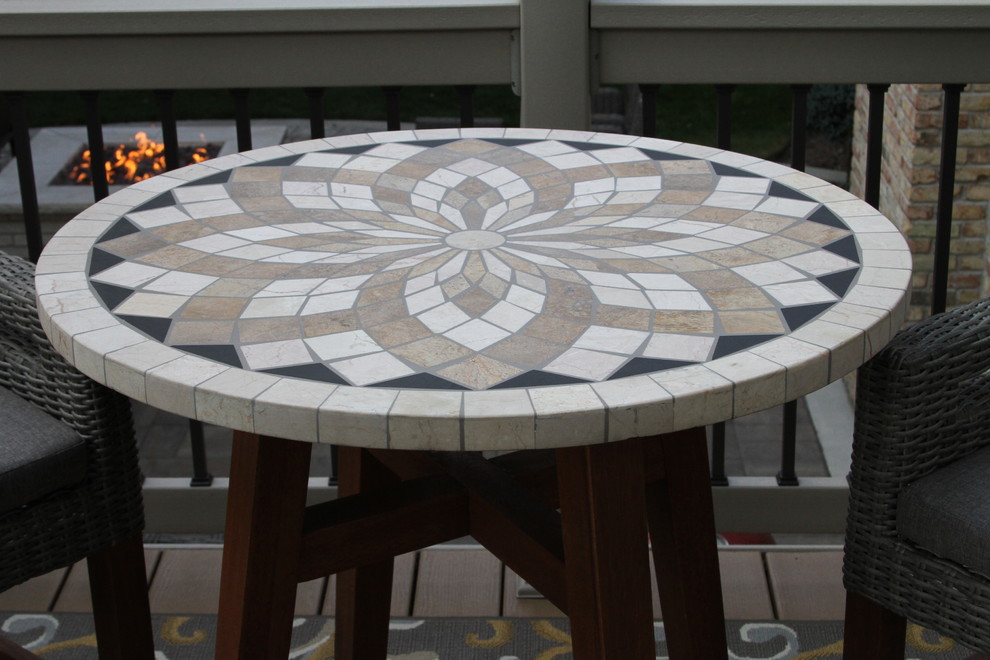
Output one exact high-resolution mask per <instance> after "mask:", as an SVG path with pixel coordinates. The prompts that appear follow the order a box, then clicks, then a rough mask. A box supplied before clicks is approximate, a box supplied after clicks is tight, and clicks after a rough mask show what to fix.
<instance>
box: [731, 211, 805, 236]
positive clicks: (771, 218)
mask: <svg viewBox="0 0 990 660" xmlns="http://www.w3.org/2000/svg"><path fill="white" fill-rule="evenodd" d="M795 222H799V221H797V220H795V219H794V218H787V217H784V216H780V215H770V214H769V213H760V212H759V211H750V212H749V213H746V214H745V215H743V216H741V217H740V218H739V219H738V220H736V221H734V222H733V223H732V224H733V225H734V226H736V227H743V228H745V229H756V230H758V231H765V232H767V233H768V234H776V233H777V232H780V231H783V230H784V229H786V228H787V227H789V226H791V225H793V224H794V223H795Z"/></svg>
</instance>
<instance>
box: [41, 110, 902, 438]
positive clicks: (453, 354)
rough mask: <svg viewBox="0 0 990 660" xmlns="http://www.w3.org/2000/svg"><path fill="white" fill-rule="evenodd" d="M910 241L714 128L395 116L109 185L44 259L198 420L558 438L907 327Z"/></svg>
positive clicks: (100, 331)
mask: <svg viewBox="0 0 990 660" xmlns="http://www.w3.org/2000/svg"><path fill="white" fill-rule="evenodd" d="M910 275H911V256H910V253H909V251H908V248H907V245H906V243H905V241H904V239H903V238H902V237H901V235H900V233H899V232H898V231H897V230H896V229H895V228H894V226H893V225H892V224H891V223H890V222H889V221H888V220H887V219H885V218H884V217H883V216H881V215H880V214H879V213H878V212H877V211H876V210H875V209H873V208H872V207H870V206H869V205H867V204H866V203H864V202H862V201H860V200H859V199H857V198H856V197H854V196H852V195H850V194H849V193H847V192H845V191H843V190H841V189H839V188H836V187H834V186H832V185H829V184H827V183H825V182H823V181H821V180H819V179H816V178H814V177H812V176H809V175H807V174H803V173H800V172H796V171H794V170H792V169H790V168H787V167H784V166H782V165H778V164H774V163H770V162H766V161H762V160H759V159H756V158H753V157H749V156H744V155H741V154H737V153H732V152H726V151H720V150H716V149H711V148H707V147H700V146H696V145H689V144H683V143H676V142H668V141H663V140H656V139H647V138H638V137H633V136H627V135H611V134H592V133H583V132H573V131H551V130H534V129H494V130H493V129H464V130H434V131H403V132H389V133H377V134H370V135H369V134H362V135H352V136H344V137H335V138H330V139H325V140H313V141H309V142H302V143H297V144H287V145H282V146H277V147H269V148H265V149H259V150H256V151H250V152H246V153H243V154H236V155H231V156H225V157H222V158H218V159H215V160H212V161H207V162H205V163H201V164H198V165H193V166H190V167H186V168H183V169H179V170H176V171H173V172H170V173H166V174H162V175H159V176H157V177H155V178H153V179H149V180H147V181H143V182H141V183H138V184H135V185H133V186H131V187H129V188H126V189H124V190H122V191H120V192H117V193H115V194H113V195H111V196H110V197H108V198H106V199H105V200H103V201H101V202H99V203H98V204H95V205H94V206H92V207H91V208H89V209H88V210H86V211H85V212H83V213H81V214H80V215H79V216H77V217H76V218H75V219H74V220H72V221H71V222H69V223H68V224H67V225H66V226H65V227H64V228H63V229H62V230H61V231H60V232H59V233H58V234H57V235H56V236H55V237H54V238H53V239H52V240H51V241H50V242H49V244H48V246H47V247H46V249H45V251H44V254H43V255H42V258H41V259H40V261H39V264H38V275H37V287H38V292H39V301H40V307H41V315H42V322H43V324H44V325H45V328H46V331H47V332H48V333H49V337H50V338H51V339H52V342H53V343H54V345H55V346H56V348H58V350H59V351H60V352H61V353H62V354H63V355H65V356H66V357H67V358H68V359H69V360H70V361H71V362H72V363H73V364H75V365H76V366H77V367H78V368H79V369H80V370H82V371H83V372H84V373H86V374H88V375H89V376H91V377H92V378H94V379H96V380H97V381H100V382H102V383H105V384H107V385H108V386H110V387H112V388H114V389H116V390H118V391H120V392H123V393H124V394H127V395H128V396H131V397H133V398H135V399H138V400H140V401H145V402H147V403H149V404H151V405H153V406H156V407H159V408H162V409H165V410H168V411H171V412H174V413H177V414H180V415H185V416H187V417H190V418H196V419H200V420H202V421H204V422H209V423H214V424H219V425H223V426H226V427H230V428H234V429H240V430H245V431H250V432H256V433H262V434H267V435H275V436H280V437H285V438H290V439H297V440H307V441H319V442H334V443H338V444H344V445H358V446H370V447H390V448H407V449H413V448H417V449H441V450H464V449H466V450H478V449H519V448H537V447H558V446H568V445H581V444H593V443H600V442H606V441H612V440H620V439H624V438H629V437H637V436H647V435H655V434H658V433H664V432H669V431H673V430H677V429H682V428H689V427H694V426H699V425H703V424H708V423H712V422H716V421H721V420H727V419H730V418H732V417H737V416H740V415H744V414H748V413H751V412H756V411H758V410H762V409H765V408H768V407H771V406H775V405H779V404H781V403H783V402H785V401H787V400H790V399H794V398H796V397H798V396H801V395H803V394H806V393H808V392H811V391H813V390H815V389H818V388H820V387H822V386H824V385H826V384H827V383H828V382H830V381H832V380H835V379H837V378H840V377H841V376H843V375H844V374H846V373H848V372H849V371H851V370H853V369H855V368H856V367H857V366H859V365H860V364H861V363H862V362H864V361H865V360H866V359H867V358H869V357H870V356H871V355H872V354H873V353H875V352H876V351H877V350H879V348H880V347H882V346H883V345H884V344H885V343H886V342H887V341H888V340H889V339H890V337H891V336H892V334H893V333H894V332H896V330H897V329H898V328H899V326H900V324H901V322H902V320H903V314H904V308H905V304H906V294H905V290H906V289H907V287H908V284H909V280H910Z"/></svg>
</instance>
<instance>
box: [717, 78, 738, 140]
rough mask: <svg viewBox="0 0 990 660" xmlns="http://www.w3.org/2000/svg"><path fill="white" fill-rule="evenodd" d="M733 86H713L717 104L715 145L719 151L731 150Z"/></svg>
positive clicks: (734, 89)
mask: <svg viewBox="0 0 990 660" xmlns="http://www.w3.org/2000/svg"><path fill="white" fill-rule="evenodd" d="M734 91H736V86H735V85H715V96H716V98H717V99H718V102H717V120H716V127H715V145H716V146H717V147H718V148H719V149H726V150H728V149H731V148H732V93H733V92H734Z"/></svg>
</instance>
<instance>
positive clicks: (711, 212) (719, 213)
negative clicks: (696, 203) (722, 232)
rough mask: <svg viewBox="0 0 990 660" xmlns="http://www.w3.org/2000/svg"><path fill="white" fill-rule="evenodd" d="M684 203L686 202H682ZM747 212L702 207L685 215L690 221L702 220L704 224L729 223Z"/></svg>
mask: <svg viewBox="0 0 990 660" xmlns="http://www.w3.org/2000/svg"><path fill="white" fill-rule="evenodd" d="M681 203H684V202H681ZM744 213H745V211H740V210H738V209H723V208H717V207H714V206H702V207H700V208H697V209H695V210H693V211H689V212H688V213H685V214H684V216H683V217H684V218H687V219H688V220H700V221H702V222H725V223H729V222H732V221H733V220H736V219H738V218H739V217H740V216H741V215H742V214H744Z"/></svg>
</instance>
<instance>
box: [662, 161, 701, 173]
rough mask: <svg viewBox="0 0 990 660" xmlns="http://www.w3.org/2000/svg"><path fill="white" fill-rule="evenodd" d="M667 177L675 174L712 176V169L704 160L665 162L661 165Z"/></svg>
mask: <svg viewBox="0 0 990 660" xmlns="http://www.w3.org/2000/svg"><path fill="white" fill-rule="evenodd" d="M661 167H662V168H663V173H664V174H665V175H667V176H670V175H677V174H709V175H710V174H712V168H711V166H710V165H709V164H708V162H707V161H704V160H665V161H663V164H662V165H661Z"/></svg>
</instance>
